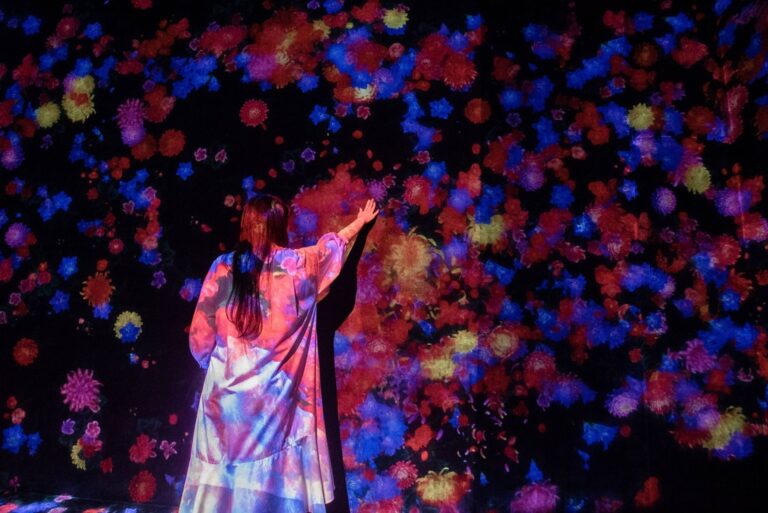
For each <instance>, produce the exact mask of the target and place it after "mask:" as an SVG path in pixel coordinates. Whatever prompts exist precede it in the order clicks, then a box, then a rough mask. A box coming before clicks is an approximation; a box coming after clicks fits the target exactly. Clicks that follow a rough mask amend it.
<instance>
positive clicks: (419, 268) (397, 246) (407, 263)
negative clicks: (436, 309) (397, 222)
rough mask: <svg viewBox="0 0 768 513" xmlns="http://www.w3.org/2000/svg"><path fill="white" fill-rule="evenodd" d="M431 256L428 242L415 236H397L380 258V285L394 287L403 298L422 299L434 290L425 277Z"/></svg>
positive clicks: (432, 254) (431, 245)
mask: <svg viewBox="0 0 768 513" xmlns="http://www.w3.org/2000/svg"><path fill="white" fill-rule="evenodd" d="M433 256H434V248H433V244H432V241H430V239H427V238H426V237H424V236H423V235H418V234H415V233H409V234H407V235H406V234H400V235H398V236H397V241H396V242H395V243H394V244H392V246H391V247H390V249H389V252H388V253H387V254H386V255H384V259H383V264H384V269H385V270H386V272H387V275H386V278H387V279H385V282H386V283H385V284H384V286H385V287H386V286H389V285H390V284H393V285H395V286H397V287H398V288H399V291H400V294H402V295H403V296H404V297H408V298H410V297H425V295H427V294H428V293H429V292H430V291H431V290H433V288H434V283H433V280H430V279H428V276H427V269H429V267H430V264H431V263H432V257H433Z"/></svg>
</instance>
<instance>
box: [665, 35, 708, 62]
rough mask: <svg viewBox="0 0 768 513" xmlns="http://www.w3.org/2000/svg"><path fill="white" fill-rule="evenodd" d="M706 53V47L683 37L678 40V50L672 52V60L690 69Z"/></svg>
mask: <svg viewBox="0 0 768 513" xmlns="http://www.w3.org/2000/svg"><path fill="white" fill-rule="evenodd" d="M708 53H709V50H708V49H707V45H705V44H704V43H699V42H698V41H695V40H693V39H688V38H687V37H685V36H683V37H681V38H680V48H676V49H674V50H672V58H673V59H674V60H675V61H676V62H677V63H678V64H680V65H681V66H683V67H685V68H690V67H691V66H693V65H694V64H696V63H697V62H699V61H700V60H701V59H703V58H704V57H705V56H706V55H707V54H708Z"/></svg>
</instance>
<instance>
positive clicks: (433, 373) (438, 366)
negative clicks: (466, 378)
mask: <svg viewBox="0 0 768 513" xmlns="http://www.w3.org/2000/svg"><path fill="white" fill-rule="evenodd" d="M450 345H451V346H453V344H450ZM452 355H453V351H452V348H451V347H446V346H444V345H434V346H432V347H430V348H428V349H424V350H423V352H422V354H421V357H420V358H419V360H420V362H421V370H423V371H424V375H425V376H426V377H427V378H429V379H435V380H439V379H445V378H450V377H451V376H453V371H454V370H455V369H456V364H455V363H453V358H451V356H452Z"/></svg>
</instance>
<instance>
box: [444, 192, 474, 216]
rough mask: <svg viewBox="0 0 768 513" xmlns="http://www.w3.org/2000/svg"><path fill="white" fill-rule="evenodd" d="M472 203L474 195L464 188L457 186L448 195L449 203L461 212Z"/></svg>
mask: <svg viewBox="0 0 768 513" xmlns="http://www.w3.org/2000/svg"><path fill="white" fill-rule="evenodd" d="M471 204H472V197H471V196H470V195H469V192H468V191H467V190H466V189H464V188H461V187H458V188H455V189H453V190H452V191H451V192H450V195H449V196H448V205H450V206H451V207H453V208H454V209H455V210H456V211H457V212H459V213H461V214H463V213H464V211H465V210H467V208H469V206H470V205H471Z"/></svg>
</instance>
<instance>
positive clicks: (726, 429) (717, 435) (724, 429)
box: [703, 406, 747, 449]
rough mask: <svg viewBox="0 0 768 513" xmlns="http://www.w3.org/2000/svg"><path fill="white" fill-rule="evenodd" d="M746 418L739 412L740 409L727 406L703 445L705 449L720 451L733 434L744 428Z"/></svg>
mask: <svg viewBox="0 0 768 513" xmlns="http://www.w3.org/2000/svg"><path fill="white" fill-rule="evenodd" d="M746 420H747V419H746V417H745V416H744V414H743V413H742V411H741V408H740V407H735V406H729V407H728V408H727V409H726V410H725V413H724V414H723V415H722V416H721V417H720V422H718V423H717V426H715V428H714V429H713V430H712V432H711V433H710V435H709V439H708V440H706V441H705V442H704V444H703V446H704V448H706V449H722V448H723V447H725V446H726V445H728V442H730V441H731V438H732V437H733V435H734V434H735V433H738V432H739V431H741V430H742V429H743V428H744V422H745V421H746Z"/></svg>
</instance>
